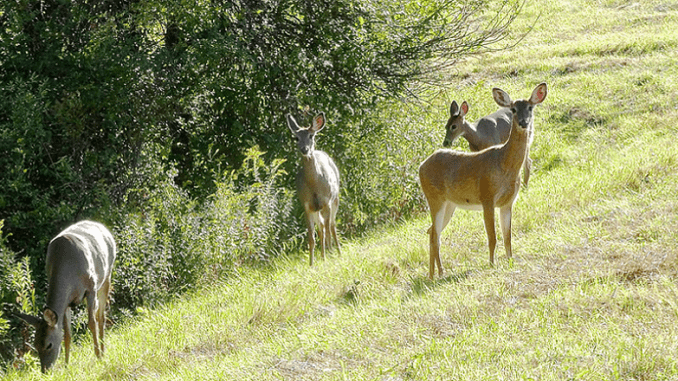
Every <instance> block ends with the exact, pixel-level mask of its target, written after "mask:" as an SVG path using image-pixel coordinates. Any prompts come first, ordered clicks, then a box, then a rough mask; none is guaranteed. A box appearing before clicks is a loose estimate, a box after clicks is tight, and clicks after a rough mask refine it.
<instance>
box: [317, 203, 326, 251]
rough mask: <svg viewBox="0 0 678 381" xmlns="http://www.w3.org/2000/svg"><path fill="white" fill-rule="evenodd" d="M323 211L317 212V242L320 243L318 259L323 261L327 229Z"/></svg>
mask: <svg viewBox="0 0 678 381" xmlns="http://www.w3.org/2000/svg"><path fill="white" fill-rule="evenodd" d="M323 214H325V212H323V210H321V211H319V212H318V240H319V241H320V257H321V258H322V259H323V260H324V259H325V242H326V241H325V230H326V229H327V227H326V226H327V220H326V219H325V218H324V217H323Z"/></svg>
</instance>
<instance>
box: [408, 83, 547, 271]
mask: <svg viewBox="0 0 678 381" xmlns="http://www.w3.org/2000/svg"><path fill="white" fill-rule="evenodd" d="M546 94H547V88H546V83H541V84H539V85H537V87H535V89H534V90H533V91H532V96H531V97H530V98H529V99H526V100H516V101H512V100H511V97H509V95H508V94H507V93H506V92H505V91H503V90H501V89H497V88H494V89H492V95H493V97H494V100H495V102H497V104H499V106H502V107H506V108H508V109H510V111H511V115H512V118H511V132H510V134H509V137H508V140H507V141H506V142H505V143H504V144H502V145H497V146H492V147H489V148H487V149H485V150H482V151H478V152H461V151H453V150H449V149H440V150H438V151H436V152H434V153H433V154H432V155H431V156H429V157H428V158H427V159H426V160H424V162H423V163H422V164H421V166H420V167H419V180H420V183H421V188H422V190H423V191H424V195H425V196H426V200H427V201H428V205H429V208H430V209H431V228H430V229H429V234H430V236H429V238H430V253H429V261H430V263H429V277H430V278H431V279H433V275H434V273H435V266H436V265H437V266H438V275H439V276H442V274H443V268H442V265H441V264H440V234H441V232H442V231H443V229H444V228H445V226H447V224H448V222H449V221H450V219H451V218H452V215H453V214H454V211H455V209H456V208H462V209H471V210H482V211H483V214H484V219H485V231H486V232H487V240H488V244H489V248H490V264H492V265H494V249H495V246H496V244H497V237H496V233H495V230H494V209H495V208H499V213H500V220H499V221H500V224H501V230H502V235H503V238H504V246H505V248H506V254H507V256H508V257H509V258H511V257H512V253H511V212H512V209H513V203H514V202H515V200H516V198H517V196H518V190H519V189H520V178H519V173H520V167H521V166H522V165H523V162H524V161H525V158H526V152H527V148H528V146H529V143H530V138H531V135H532V133H531V129H532V125H533V111H534V106H535V105H537V104H540V103H542V102H543V101H544V99H545V98H546Z"/></svg>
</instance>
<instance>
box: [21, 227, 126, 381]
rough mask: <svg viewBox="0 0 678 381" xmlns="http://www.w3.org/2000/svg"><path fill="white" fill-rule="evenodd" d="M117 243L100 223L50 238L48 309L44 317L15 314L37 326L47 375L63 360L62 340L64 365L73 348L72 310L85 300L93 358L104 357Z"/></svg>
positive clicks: (48, 248) (43, 314) (41, 358)
mask: <svg viewBox="0 0 678 381" xmlns="http://www.w3.org/2000/svg"><path fill="white" fill-rule="evenodd" d="M113 261H115V241H114V240H113V236H112V235H111V232H109V231H108V229H106V227H105V226H104V225H102V224H100V223H98V222H92V221H80V222H78V223H76V224H73V225H71V226H69V227H68V228H67V229H66V230H64V231H62V232H61V233H59V235H57V236H56V237H54V239H52V241H51V242H50V243H49V246H48V247H47V259H46V263H47V265H46V270H47V281H48V282H49V286H48V288H47V299H46V300H47V304H46V306H45V310H44V311H43V313H42V317H39V316H32V315H26V314H22V313H15V315H17V316H18V317H20V318H21V319H23V320H24V321H26V322H27V323H29V324H31V325H33V326H35V327H36V331H35V349H36V350H37V351H38V356H39V357H40V366H41V368H42V371H43V373H44V372H46V371H47V370H48V369H49V368H50V367H52V365H54V363H55V362H56V360H57V358H58V357H59V352H60V351H61V340H62V339H63V340H64V347H65V349H66V364H68V354H69V351H70V347H71V307H72V306H75V305H77V304H79V303H81V302H82V300H83V299H85V298H86V299H87V314H88V316H89V319H88V323H87V324H88V326H89V329H90V331H92V339H93V341H94V353H95V354H96V355H97V357H101V356H102V355H103V353H104V342H103V340H104V323H105V309H106V303H107V301H108V292H109V290H110V288H111V270H112V268H113Z"/></svg>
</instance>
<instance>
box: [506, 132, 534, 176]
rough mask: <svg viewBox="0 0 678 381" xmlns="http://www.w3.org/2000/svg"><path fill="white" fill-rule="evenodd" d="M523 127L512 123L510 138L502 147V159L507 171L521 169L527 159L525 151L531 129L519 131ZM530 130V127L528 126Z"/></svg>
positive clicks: (516, 171)
mask: <svg viewBox="0 0 678 381" xmlns="http://www.w3.org/2000/svg"><path fill="white" fill-rule="evenodd" d="M520 128H522V127H520V126H518V123H516V122H513V123H511V132H510V133H509V137H508V140H507V141H506V143H504V145H503V146H502V147H501V152H502V156H503V160H501V167H502V170H503V171H505V172H515V173H516V176H517V173H518V172H519V171H520V167H522V165H523V162H524V161H525V153H526V152H527V146H528V140H529V131H518V129H520ZM528 130H529V128H528Z"/></svg>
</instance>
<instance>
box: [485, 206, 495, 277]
mask: <svg viewBox="0 0 678 381" xmlns="http://www.w3.org/2000/svg"><path fill="white" fill-rule="evenodd" d="M483 214H484V219H485V231H486V232H487V243H488V245H489V247H490V265H492V266H494V249H495V248H496V246H497V233H496V231H495V230H494V205H493V204H492V203H491V202H484V203H483Z"/></svg>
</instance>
